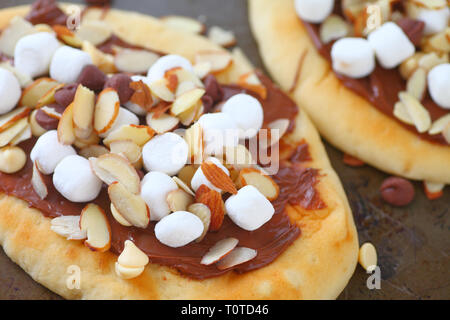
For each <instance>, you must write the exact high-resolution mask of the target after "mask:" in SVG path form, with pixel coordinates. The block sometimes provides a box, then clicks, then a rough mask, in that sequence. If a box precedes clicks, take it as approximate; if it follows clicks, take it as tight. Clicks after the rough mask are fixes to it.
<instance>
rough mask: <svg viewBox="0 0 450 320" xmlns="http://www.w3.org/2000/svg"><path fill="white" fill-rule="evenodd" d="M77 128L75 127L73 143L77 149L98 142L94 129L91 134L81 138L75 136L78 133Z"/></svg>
mask: <svg viewBox="0 0 450 320" xmlns="http://www.w3.org/2000/svg"><path fill="white" fill-rule="evenodd" d="M77 130H78V129H77V128H75V137H76V138H75V142H74V143H73V144H74V146H75V147H77V148H78V149H82V148H85V147H88V146H92V145H95V144H99V143H100V137H99V136H98V134H96V133H95V132H94V131H92V132H91V135H90V136H89V137H88V138H86V139H82V138H78V137H77V134H78V133H77Z"/></svg>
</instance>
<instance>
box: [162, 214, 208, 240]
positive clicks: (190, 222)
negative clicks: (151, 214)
mask: <svg viewBox="0 0 450 320" xmlns="http://www.w3.org/2000/svg"><path fill="white" fill-rule="evenodd" d="M203 229H204V226H203V222H202V221H201V220H200V218H198V217H197V216H196V215H194V214H192V213H190V212H187V211H177V212H174V213H172V214H171V215H168V216H167V217H164V218H163V219H162V220H161V221H159V222H158V223H157V224H156V225H155V236H156V238H157V239H158V240H159V241H160V242H161V243H163V244H165V245H166V246H169V247H172V248H178V247H182V246H185V245H187V244H188V243H190V242H192V241H194V240H195V239H197V238H198V237H200V236H201V234H202V233H203Z"/></svg>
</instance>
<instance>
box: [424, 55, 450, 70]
mask: <svg viewBox="0 0 450 320" xmlns="http://www.w3.org/2000/svg"><path fill="white" fill-rule="evenodd" d="M447 62H448V58H446V57H445V56H442V57H440V56H438V55H437V53H436V52H430V53H427V54H425V55H423V56H421V57H420V58H419V60H418V66H419V67H421V68H423V69H425V70H426V71H427V72H428V71H430V70H431V69H433V68H434V67H436V66H438V65H440V64H443V63H447Z"/></svg>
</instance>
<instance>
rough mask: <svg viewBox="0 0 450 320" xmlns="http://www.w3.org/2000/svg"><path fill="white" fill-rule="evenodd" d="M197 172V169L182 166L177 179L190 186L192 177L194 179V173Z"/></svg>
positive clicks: (191, 166) (190, 166)
mask: <svg viewBox="0 0 450 320" xmlns="http://www.w3.org/2000/svg"><path fill="white" fill-rule="evenodd" d="M196 171H197V168H196V167H195V166H193V165H187V166H184V167H183V168H182V169H181V170H180V171H179V172H178V178H179V179H180V180H181V181H183V182H184V183H185V184H187V185H189V186H190V185H191V180H192V177H194V174H195V172H196Z"/></svg>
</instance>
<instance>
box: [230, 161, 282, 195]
mask: <svg viewBox="0 0 450 320" xmlns="http://www.w3.org/2000/svg"><path fill="white" fill-rule="evenodd" d="M239 182H240V184H241V186H242V187H245V186H247V185H251V186H254V187H255V188H256V189H258V191H259V192H261V193H262V194H263V195H264V196H265V197H266V198H267V199H268V200H269V201H274V200H275V199H277V198H278V196H279V194H280V187H279V186H278V185H277V184H276V183H275V181H273V179H272V178H271V177H269V176H268V175H265V174H263V173H261V172H260V171H259V170H257V169H254V168H244V169H242V170H241V171H240V173H239Z"/></svg>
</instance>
